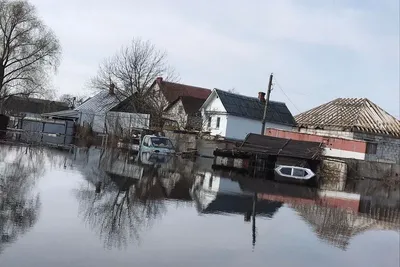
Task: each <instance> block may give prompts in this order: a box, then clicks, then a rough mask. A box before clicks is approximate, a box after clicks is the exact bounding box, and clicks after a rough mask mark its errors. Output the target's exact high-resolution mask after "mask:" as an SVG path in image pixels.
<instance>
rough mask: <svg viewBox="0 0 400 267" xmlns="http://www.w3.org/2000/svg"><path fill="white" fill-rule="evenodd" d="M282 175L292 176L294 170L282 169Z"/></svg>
mask: <svg viewBox="0 0 400 267" xmlns="http://www.w3.org/2000/svg"><path fill="white" fill-rule="evenodd" d="M281 173H282V174H285V175H292V168H282V169H281Z"/></svg>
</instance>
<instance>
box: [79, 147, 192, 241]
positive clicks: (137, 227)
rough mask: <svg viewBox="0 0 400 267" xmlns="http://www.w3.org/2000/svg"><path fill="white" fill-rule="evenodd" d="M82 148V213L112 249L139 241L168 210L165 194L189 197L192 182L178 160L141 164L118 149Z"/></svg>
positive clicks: (80, 208) (80, 202) (80, 196)
mask: <svg viewBox="0 0 400 267" xmlns="http://www.w3.org/2000/svg"><path fill="white" fill-rule="evenodd" d="M77 153H79V151H78V152H77ZM83 154H86V155H87V158H86V159H87V160H86V162H87V164H85V167H84V168H83V170H82V173H83V174H84V177H85V180H86V181H87V182H86V183H82V185H81V187H80V188H79V189H78V190H77V191H76V192H75V195H76V197H77V199H78V200H79V215H80V217H81V218H82V219H83V220H84V221H85V222H86V223H87V224H88V225H89V227H90V228H91V229H94V230H95V231H96V232H97V234H98V235H99V236H100V238H101V239H102V240H103V242H104V245H105V247H107V248H109V249H111V248H118V249H121V248H125V247H126V246H127V245H128V244H129V243H130V242H131V241H133V242H134V241H137V242H139V241H140V233H141V232H142V231H143V230H145V229H148V228H149V227H151V226H152V225H153V223H154V222H155V221H156V220H157V219H161V218H162V216H163V215H164V214H165V213H166V210H167V208H166V202H165V199H179V200H182V201H186V200H188V199H190V195H189V188H190V186H191V184H190V183H188V182H187V180H186V178H185V177H186V176H185V175H184V174H183V173H180V172H178V170H179V168H175V165H174V163H173V162H174V161H172V163H171V160H167V161H165V162H166V164H161V165H160V164H157V165H154V164H148V165H145V164H138V163H137V162H135V158H134V157H133V156H132V155H130V154H128V153H123V152H121V151H119V150H107V151H98V150H90V151H86V152H85V153H83ZM171 164H172V165H171Z"/></svg>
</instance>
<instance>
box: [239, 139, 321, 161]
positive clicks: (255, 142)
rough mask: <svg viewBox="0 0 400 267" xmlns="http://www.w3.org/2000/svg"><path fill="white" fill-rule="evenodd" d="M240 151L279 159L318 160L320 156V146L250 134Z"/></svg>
mask: <svg viewBox="0 0 400 267" xmlns="http://www.w3.org/2000/svg"><path fill="white" fill-rule="evenodd" d="M240 150H243V151H252V152H256V153H257V152H259V153H261V152H262V153H266V154H270V155H279V156H281V157H293V158H301V159H318V158H319V157H320V156H321V154H322V144H321V143H318V142H309V141H298V140H292V139H285V138H278V137H272V136H266V135H259V134H254V133H250V134H248V135H247V136H246V139H245V140H244V141H243V143H242V145H241V147H240Z"/></svg>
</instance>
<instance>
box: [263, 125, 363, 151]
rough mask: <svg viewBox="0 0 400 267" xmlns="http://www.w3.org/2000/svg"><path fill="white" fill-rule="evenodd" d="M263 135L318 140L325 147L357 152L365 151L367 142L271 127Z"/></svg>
mask: <svg viewBox="0 0 400 267" xmlns="http://www.w3.org/2000/svg"><path fill="white" fill-rule="evenodd" d="M265 135H268V136H273V137H280V138H286V139H293V140H300V141H311V142H320V143H324V144H325V145H326V147H327V148H333V149H340V150H345V151H353V152H359V153H366V151H367V143H366V142H364V141H359V140H348V139H343V138H336V137H327V136H320V135H314V134H305V133H298V132H290V131H283V130H278V129H271V128H268V129H266V130H265Z"/></svg>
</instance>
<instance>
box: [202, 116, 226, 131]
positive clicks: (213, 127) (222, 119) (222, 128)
mask: <svg viewBox="0 0 400 267" xmlns="http://www.w3.org/2000/svg"><path fill="white" fill-rule="evenodd" d="M218 118H219V119H220V121H219V127H218V128H217V120H218ZM227 118H228V116H227V115H224V114H223V115H222V114H221V115H217V114H216V115H211V127H209V128H208V120H205V121H204V120H203V122H204V123H205V125H206V126H207V129H208V130H209V131H210V134H211V135H219V136H224V137H225V136H226V128H227Z"/></svg>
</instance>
